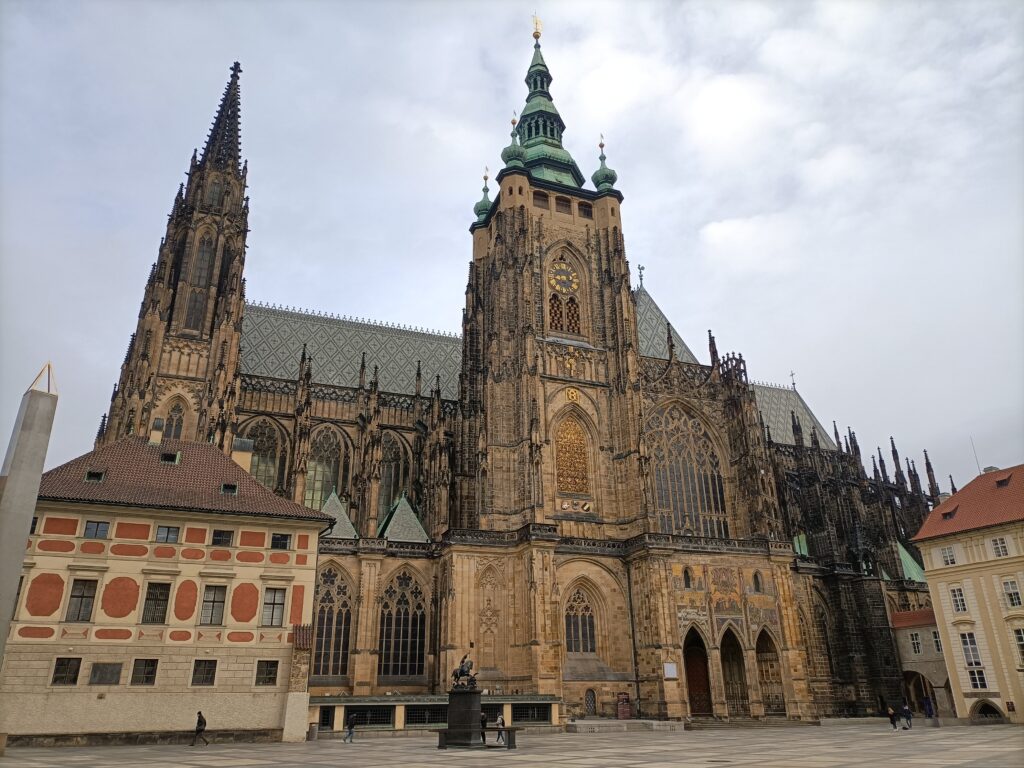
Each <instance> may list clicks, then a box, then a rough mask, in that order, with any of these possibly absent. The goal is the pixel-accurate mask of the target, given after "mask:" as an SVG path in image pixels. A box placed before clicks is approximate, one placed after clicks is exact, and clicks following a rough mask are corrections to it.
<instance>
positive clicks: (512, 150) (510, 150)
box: [501, 110, 526, 168]
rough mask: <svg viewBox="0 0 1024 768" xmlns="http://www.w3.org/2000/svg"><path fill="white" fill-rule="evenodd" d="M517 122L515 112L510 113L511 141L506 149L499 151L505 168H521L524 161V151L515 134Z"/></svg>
mask: <svg viewBox="0 0 1024 768" xmlns="http://www.w3.org/2000/svg"><path fill="white" fill-rule="evenodd" d="M517 122H519V121H518V120H517V119H516V113H515V110H513V111H512V141H511V142H510V143H509V145H508V146H507V147H505V148H504V149H503V150H501V161H502V162H503V163H504V164H505V167H506V168H522V167H523V161H524V160H526V150H525V149H523V147H522V146H521V145H520V144H519V134H518V133H516V123H517Z"/></svg>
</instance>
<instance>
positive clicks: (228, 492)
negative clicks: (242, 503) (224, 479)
mask: <svg viewBox="0 0 1024 768" xmlns="http://www.w3.org/2000/svg"><path fill="white" fill-rule="evenodd" d="M220 492H221V493H223V494H224V495H225V496H237V495H238V484H237V483H222V484H221V486H220Z"/></svg>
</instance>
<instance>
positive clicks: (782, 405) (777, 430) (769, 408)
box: [751, 384, 836, 451]
mask: <svg viewBox="0 0 1024 768" xmlns="http://www.w3.org/2000/svg"><path fill="white" fill-rule="evenodd" d="M751 386H752V387H753V388H754V397H755V398H757V407H758V409H759V410H760V411H761V418H763V419H764V424H765V426H766V427H768V429H770V430H771V432H772V440H774V441H775V442H776V443H783V444H785V445H793V444H794V440H793V420H792V418H791V417H790V411H792V412H793V413H795V414H796V417H797V418H798V419H800V426H801V427H802V428H803V432H804V445H810V444H811V427H814V428H815V429H816V430H817V432H818V442H819V443H820V444H821V447H822V448H827V449H829V450H832V451H834V450H836V444H835V441H834V440H833V439H832V438H831V437H830V435H829V432H828V431H827V430H826V429H825V428H824V427H823V426H822V425H821V422H820V421H818V417H817V416H815V415H814V412H813V411H811V409H810V408H809V407H808V405H807V403H805V402H804V399H803V398H802V397H800V393H799V392H797V391H796V390H795V389H793V388H792V387H782V386H777V385H775V384H752V385H751Z"/></svg>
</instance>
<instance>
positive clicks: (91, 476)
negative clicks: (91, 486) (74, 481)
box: [85, 469, 106, 483]
mask: <svg viewBox="0 0 1024 768" xmlns="http://www.w3.org/2000/svg"><path fill="white" fill-rule="evenodd" d="M105 474H106V473H105V472H104V471H103V470H101V469H90V470H89V471H88V472H86V473H85V482H87V483H102V482H103V476H104V475H105Z"/></svg>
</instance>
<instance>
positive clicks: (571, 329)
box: [565, 296, 580, 334]
mask: <svg viewBox="0 0 1024 768" xmlns="http://www.w3.org/2000/svg"><path fill="white" fill-rule="evenodd" d="M565 330H566V332H567V333H576V334H578V333H579V332H580V305H579V302H578V301H576V298H575V297H574V296H570V297H569V298H568V299H566V300H565Z"/></svg>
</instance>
